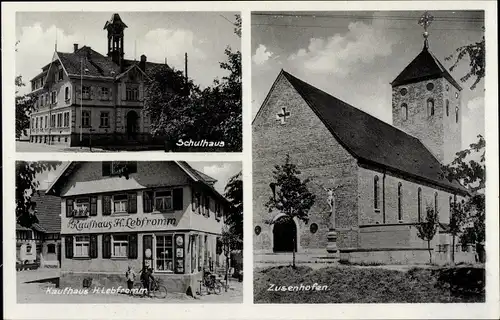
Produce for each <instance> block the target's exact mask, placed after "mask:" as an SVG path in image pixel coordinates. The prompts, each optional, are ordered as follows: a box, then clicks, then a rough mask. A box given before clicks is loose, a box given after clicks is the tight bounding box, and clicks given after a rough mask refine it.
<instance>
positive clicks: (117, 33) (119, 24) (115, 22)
mask: <svg viewBox="0 0 500 320" xmlns="http://www.w3.org/2000/svg"><path fill="white" fill-rule="evenodd" d="M125 28H127V25H126V24H125V23H124V22H123V21H122V19H121V18H120V15H119V14H118V13H114V14H113V15H112V16H111V19H110V20H109V21H106V24H105V25H104V30H107V31H108V57H111V59H112V60H113V62H114V63H116V64H118V65H120V66H121V65H122V64H123V56H124V54H125V52H124V49H123V38H124V32H123V31H124V30H125Z"/></svg>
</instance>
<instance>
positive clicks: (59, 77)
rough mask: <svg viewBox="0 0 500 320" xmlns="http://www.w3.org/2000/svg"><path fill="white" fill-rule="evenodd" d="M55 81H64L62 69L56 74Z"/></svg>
mask: <svg viewBox="0 0 500 320" xmlns="http://www.w3.org/2000/svg"><path fill="white" fill-rule="evenodd" d="M57 79H58V80H59V81H61V80H62V79H64V71H63V69H61V70H59V74H58V77H57Z"/></svg>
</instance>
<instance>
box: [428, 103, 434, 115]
mask: <svg viewBox="0 0 500 320" xmlns="http://www.w3.org/2000/svg"><path fill="white" fill-rule="evenodd" d="M433 115H434V99H432V98H429V99H427V116H429V117H431V116H433Z"/></svg>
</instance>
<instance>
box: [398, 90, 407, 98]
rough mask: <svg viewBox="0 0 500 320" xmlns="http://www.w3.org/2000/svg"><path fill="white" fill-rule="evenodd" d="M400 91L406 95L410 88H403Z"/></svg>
mask: <svg viewBox="0 0 500 320" xmlns="http://www.w3.org/2000/svg"><path fill="white" fill-rule="evenodd" d="M399 93H401V95H402V96H406V94H407V93H408V89H406V88H402V89H401V90H400V91H399Z"/></svg>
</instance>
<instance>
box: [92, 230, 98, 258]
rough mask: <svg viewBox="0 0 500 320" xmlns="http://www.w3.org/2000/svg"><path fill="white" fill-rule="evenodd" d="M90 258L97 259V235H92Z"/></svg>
mask: <svg viewBox="0 0 500 320" xmlns="http://www.w3.org/2000/svg"><path fill="white" fill-rule="evenodd" d="M90 258H97V235H96V234H91V235H90Z"/></svg>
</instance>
